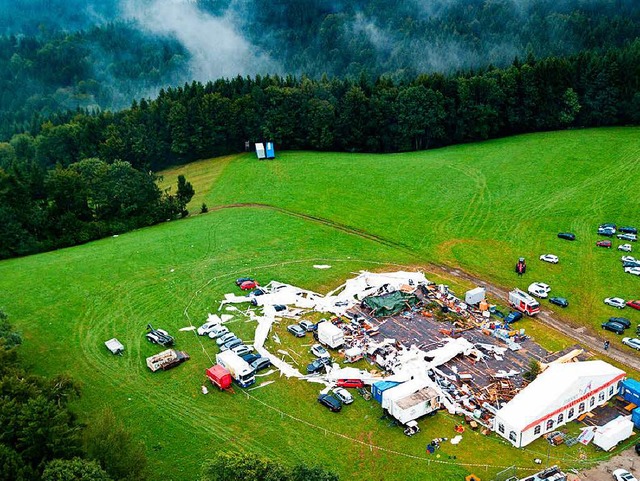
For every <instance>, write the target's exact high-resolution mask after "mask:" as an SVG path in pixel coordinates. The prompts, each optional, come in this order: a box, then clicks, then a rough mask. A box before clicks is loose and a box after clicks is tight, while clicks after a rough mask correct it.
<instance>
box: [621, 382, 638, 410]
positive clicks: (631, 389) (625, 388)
mask: <svg viewBox="0 0 640 481" xmlns="http://www.w3.org/2000/svg"><path fill="white" fill-rule="evenodd" d="M620 395H621V396H622V397H623V398H624V400H625V401H627V402H630V403H633V404H635V405H636V406H640V382H638V381H636V380H635V379H625V380H624V381H622V382H621V383H620Z"/></svg>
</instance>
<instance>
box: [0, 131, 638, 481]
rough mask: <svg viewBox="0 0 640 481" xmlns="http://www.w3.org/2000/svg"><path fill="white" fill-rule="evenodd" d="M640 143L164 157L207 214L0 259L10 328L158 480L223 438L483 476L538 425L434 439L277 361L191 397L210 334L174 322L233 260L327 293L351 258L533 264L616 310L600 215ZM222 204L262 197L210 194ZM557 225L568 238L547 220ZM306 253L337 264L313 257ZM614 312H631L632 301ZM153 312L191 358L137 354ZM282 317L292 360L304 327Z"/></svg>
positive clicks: (274, 449)
mask: <svg viewBox="0 0 640 481" xmlns="http://www.w3.org/2000/svg"><path fill="white" fill-rule="evenodd" d="M639 162H640V129H637V128H626V129H599V130H580V131H570V132H557V133H547V134H537V135H526V136H519V137H513V138H508V139H501V140H495V141H490V142H485V143H482V144H474V145H464V146H456V147H451V148H447V149H442V150H437V151H431V152H420V153H408V154H394V155H385V156H382V155H364V154H361V155H360V154H336V153H311V152H283V153H281V154H280V155H279V156H278V158H277V160H275V161H272V162H258V161H256V160H254V157H253V156H252V155H240V156H236V157H227V158H224V159H213V160H207V161H201V162H197V163H194V164H190V165H187V166H184V167H181V168H179V169H178V168H177V169H172V170H171V171H167V172H165V173H164V180H163V185H172V184H174V183H175V176H177V175H178V174H179V173H184V174H185V175H186V177H187V179H188V180H190V181H191V182H192V183H193V184H194V187H195V188H196V191H197V195H196V198H194V200H193V201H192V203H191V205H190V206H189V209H190V210H191V212H198V211H199V207H200V205H201V204H202V202H206V203H207V205H208V206H209V208H210V209H211V211H210V212H209V213H208V214H206V215H197V216H194V217H192V218H188V219H185V220H180V221H175V222H169V223H165V224H162V225H159V226H156V227H153V228H148V229H142V230H139V231H136V232H131V233H128V234H125V235H120V236H119V237H116V238H108V239H103V240H101V241H98V242H93V243H90V244H86V245H83V246H78V247H75V248H71V249H64V250H60V251H56V252H51V253H47V254H42V255H37V256H31V257H27V258H23V259H15V260H9V261H3V262H1V263H0V292H2V294H3V296H2V301H1V302H0V308H3V309H4V310H5V311H6V312H7V313H8V314H9V315H10V320H11V321H12V322H13V323H14V324H15V325H16V326H17V327H18V329H19V330H20V331H21V332H22V334H23V336H24V338H25V343H24V345H23V347H22V348H21V353H22V356H23V358H24V359H26V361H27V363H28V364H29V365H31V366H32V367H33V368H34V370H35V371H36V372H38V373H43V374H55V373H59V372H68V373H70V374H71V375H72V376H73V377H74V378H75V379H77V380H78V381H79V382H81V383H82V385H83V397H82V399H81V401H80V402H78V403H77V405H76V406H75V408H76V410H77V412H78V413H79V415H80V417H81V419H83V420H86V419H89V418H90V416H91V414H92V413H93V412H95V411H97V410H99V409H100V408H101V407H103V406H107V405H108V406H111V407H112V408H113V410H114V411H115V412H116V413H117V415H119V416H120V418H121V419H122V420H124V421H125V423H126V424H127V426H128V427H129V428H130V429H131V430H132V431H133V432H134V433H135V434H136V436H138V437H139V438H140V439H143V440H144V442H145V444H146V446H147V451H148V455H149V457H150V459H151V465H152V466H153V467H154V469H153V473H154V479H158V480H178V479H180V480H184V479H195V478H196V476H197V473H198V470H199V466H200V464H201V462H202V461H203V460H204V459H206V458H207V457H211V456H214V455H215V452H216V451H218V450H221V449H233V450H243V451H255V452H259V453H262V454H265V455H268V456H272V457H274V458H278V459H281V460H284V461H286V462H296V461H300V460H307V461H311V462H317V463H322V464H323V465H326V466H330V467H332V468H333V469H335V470H336V471H337V472H339V473H340V474H341V476H342V477H343V479H354V478H360V479H397V478H399V477H401V478H403V479H427V478H428V479H434V480H439V479H442V480H445V479H446V480H448V479H461V477H462V476H463V475H465V474H468V473H470V472H475V473H476V474H477V475H479V476H480V477H481V478H483V479H485V478H487V479H489V478H490V477H491V476H492V475H493V474H495V473H496V472H497V471H499V470H500V469H501V467H502V466H510V465H512V464H517V465H519V466H522V467H527V468H535V467H536V466H535V465H533V464H532V462H531V461H532V459H533V458H536V457H541V458H546V455H547V447H546V442H544V441H540V440H539V441H538V442H536V443H534V444H532V445H530V446H529V447H528V448H526V449H523V450H516V449H513V448H511V447H509V446H507V445H506V444H505V443H503V442H502V441H500V440H499V439H498V438H496V437H495V436H491V437H488V438H485V437H482V436H480V435H476V434H475V433H468V434H467V435H466V436H465V438H464V439H463V441H462V443H461V444H460V445H458V446H452V445H445V446H443V448H442V449H441V450H440V451H438V452H437V454H438V455H439V457H436V456H435V455H428V454H425V449H424V448H425V445H426V444H427V443H428V442H429V441H430V440H431V439H432V438H434V437H452V436H453V435H454V433H453V430H452V427H453V425H454V424H455V423H456V422H457V420H456V419H455V418H452V417H450V416H448V415H446V414H438V416H437V419H438V421H435V420H436V418H432V419H433V421H432V419H428V420H425V421H424V422H422V423H421V427H422V429H423V432H422V433H420V435H419V436H416V437H414V438H406V437H405V436H403V435H402V433H401V431H400V429H399V428H392V427H390V426H389V425H388V422H387V421H383V420H380V419H379V418H380V415H381V409H380V408H379V406H377V405H376V404H375V403H374V402H373V401H371V402H365V401H364V400H363V399H361V398H358V399H356V402H355V403H354V405H352V406H349V407H348V409H345V410H344V411H343V412H342V413H341V414H340V415H334V414H331V413H329V412H328V411H327V410H325V409H324V408H322V407H321V406H319V405H318V404H317V403H316V402H315V396H316V394H317V386H314V385H310V384H307V383H302V382H299V381H297V382H296V381H292V380H287V379H284V378H280V377H279V376H278V374H272V375H271V376H267V377H264V378H260V380H261V381H264V380H275V381H276V382H275V383H273V384H271V385H269V386H266V387H264V388H260V389H256V390H253V391H250V392H248V394H245V393H243V392H242V391H241V390H239V389H236V392H235V394H228V393H219V392H215V391H213V390H211V393H210V394H209V395H207V396H203V395H202V394H201V393H200V387H201V385H202V384H203V383H204V376H203V372H204V369H205V368H206V367H208V366H209V365H210V363H211V361H210V359H212V358H214V356H215V352H216V350H215V348H214V343H213V341H210V340H209V339H201V338H198V337H197V336H195V334H194V333H193V332H179V331H178V329H179V328H181V327H185V326H188V325H189V322H190V320H191V321H192V322H193V324H194V325H199V324H201V323H202V322H203V321H204V320H205V318H206V315H207V312H215V311H216V310H217V308H218V303H219V301H220V299H221V298H222V295H223V294H224V293H226V292H230V291H233V290H234V284H233V280H234V279H235V278H236V277H239V276H244V275H253V276H256V277H257V278H258V279H259V280H260V281H261V282H263V283H266V282H268V281H269V280H271V279H277V280H280V281H283V282H290V283H294V284H297V285H300V286H302V287H306V288H310V289H315V290H318V291H320V292H325V291H326V290H329V289H330V288H332V287H335V286H337V285H339V284H341V283H342V282H343V280H344V279H345V278H346V277H349V276H351V275H352V274H351V273H353V272H356V271H358V270H360V269H376V270H380V269H397V268H398V266H407V265H409V266H414V267H419V266H420V265H425V264H426V263H430V262H431V263H441V264H448V265H452V266H459V267H461V268H463V269H465V270H467V271H469V272H471V273H474V274H476V275H478V276H480V277H482V278H484V279H486V280H487V281H488V282H492V283H496V284H500V285H503V286H506V287H511V286H515V285H517V286H519V287H522V288H526V286H527V284H528V283H529V282H533V281H534V280H539V281H543V282H547V283H549V284H550V285H551V286H552V288H553V291H552V293H553V294H560V295H566V296H567V297H569V299H570V302H571V303H572V304H571V306H570V307H569V308H568V309H566V310H565V311H563V312H562V316H563V317H564V318H566V320H567V321H568V322H573V323H575V324H584V325H587V326H590V327H593V328H597V327H598V325H599V323H600V322H601V321H602V320H603V319H604V318H606V317H608V316H610V315H616V314H619V312H618V311H616V310H614V309H612V308H608V307H606V306H604V305H603V303H602V299H603V298H604V297H607V296H621V297H626V298H631V297H634V298H640V279H638V278H635V277H632V276H630V275H628V274H624V273H623V272H622V269H621V267H620V260H619V258H620V255H621V253H619V252H618V251H617V250H615V249H611V250H606V249H599V248H596V247H595V241H596V240H597V236H596V235H595V230H596V227H597V225H598V224H599V223H600V222H604V221H613V222H617V223H619V224H633V225H637V224H639V223H640V209H639V208H638V206H639V205H640V185H639V184H640V176H638V173H640V168H639ZM231 204H261V206H252V207H235V208H226V209H222V208H218V207H221V206H226V205H231ZM565 230H569V231H573V232H575V233H576V234H577V235H578V240H577V241H576V242H573V243H570V242H566V241H564V242H563V241H560V240H559V239H557V238H556V234H557V232H559V231H565ZM617 244H618V242H614V245H617ZM634 247H635V246H634ZM542 253H554V254H557V255H559V256H560V264H558V265H549V264H544V263H542V262H540V261H538V260H537V258H538V256H539V255H540V254H542ZM632 254H633V253H632ZM521 255H522V256H525V257H527V259H528V264H529V269H528V272H527V275H526V276H525V278H524V279H522V280H520V279H518V278H517V277H516V275H515V273H514V272H513V266H514V263H515V261H516V259H517V257H518V256H521ZM317 263H323V264H330V265H332V266H333V267H332V268H331V269H328V270H318V269H314V268H313V267H312V266H313V264H317ZM447 282H448V283H449V284H452V282H451V280H447ZM455 287H458V286H455ZM459 287H460V289H462V288H467V287H469V286H466V285H465V286H459ZM628 311H629V310H628V309H627V310H625V312H624V314H625V315H628V317H630V318H631V319H632V321H634V322H638V321H640V312H628ZM149 322H151V323H152V324H154V326H156V327H163V328H165V329H167V330H169V331H170V332H171V333H173V334H175V335H176V338H177V345H178V347H179V348H180V349H183V350H186V351H187V352H189V354H191V356H192V359H191V360H190V361H189V362H187V363H186V364H184V365H182V366H180V367H178V368H176V369H174V370H172V371H168V372H162V373H156V374H152V373H151V372H149V371H148V370H147V368H146V366H145V364H144V358H145V357H147V356H149V355H151V354H153V353H155V352H157V351H158V350H159V349H158V348H157V347H156V346H150V345H148V344H147V343H146V341H145V340H144V332H145V326H146V325H147V323H149ZM232 326H233V330H234V331H235V332H238V333H239V334H241V337H243V339H246V340H250V339H251V337H252V332H253V328H254V325H253V324H252V323H248V322H245V320H244V318H238V319H237V320H234V321H233V324H232ZM525 327H527V328H528V329H530V330H531V332H533V333H535V337H536V338H537V339H540V340H541V342H542V343H543V344H544V345H545V346H546V347H547V348H549V349H557V348H560V347H562V346H564V345H566V344H567V343H568V342H569V341H568V340H567V339H563V338H561V337H558V336H557V335H555V334H549V333H547V332H545V330H544V329H539V328H537V327H536V326H535V324H534V323H533V321H530V320H528V321H526V325H525ZM277 329H278V332H279V333H280V334H281V338H282V339H283V341H284V342H286V343H288V344H289V347H291V348H292V349H293V350H294V351H295V352H296V353H297V354H299V356H300V362H301V363H306V362H307V361H308V360H309V359H310V357H309V354H308V353H307V350H308V346H307V344H309V343H310V342H309V340H307V339H302V340H298V339H295V340H294V339H293V338H292V337H291V336H288V335H287V334H286V333H285V332H284V326H278V327H277ZM114 336H117V337H118V338H119V339H120V340H121V341H122V342H123V343H124V344H125V346H126V348H127V352H126V354H125V356H123V357H121V358H120V357H113V356H111V355H110V354H109V353H108V352H107V351H106V349H105V347H104V345H103V342H104V341H105V340H107V339H109V338H111V337H114ZM610 337H611V339H615V336H610ZM205 341H206V342H205ZM614 342H619V341H618V340H617V339H616V340H615V341H614ZM580 449H582V451H580ZM582 452H584V453H586V454H587V455H589V456H590V457H591V459H595V458H598V457H602V453H600V454H598V453H595V451H593V449H592V448H577V447H575V448H570V449H568V448H566V447H562V446H561V447H558V448H554V449H553V450H552V451H551V453H550V455H551V460H552V462H553V461H557V462H560V463H562V464H564V465H571V466H575V465H578V464H579V462H578V459H579V457H580V454H582ZM454 456H455V458H454ZM474 465H480V466H474ZM485 465H489V466H485Z"/></svg>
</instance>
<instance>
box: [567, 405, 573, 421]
mask: <svg viewBox="0 0 640 481" xmlns="http://www.w3.org/2000/svg"><path fill="white" fill-rule="evenodd" d="M572 417H573V408H571V409H569V416H568V417H567V419H571V418H572Z"/></svg>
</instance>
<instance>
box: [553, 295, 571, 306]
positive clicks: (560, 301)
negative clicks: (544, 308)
mask: <svg viewBox="0 0 640 481" xmlns="http://www.w3.org/2000/svg"><path fill="white" fill-rule="evenodd" d="M549 302H550V303H551V304H555V305H556V306H560V307H568V306H569V301H567V300H566V299H565V298H564V297H550V298H549Z"/></svg>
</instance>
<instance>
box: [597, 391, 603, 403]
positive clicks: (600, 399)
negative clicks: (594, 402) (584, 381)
mask: <svg viewBox="0 0 640 481" xmlns="http://www.w3.org/2000/svg"><path fill="white" fill-rule="evenodd" d="M602 401H604V391H600V394H598V402H602Z"/></svg>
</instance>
